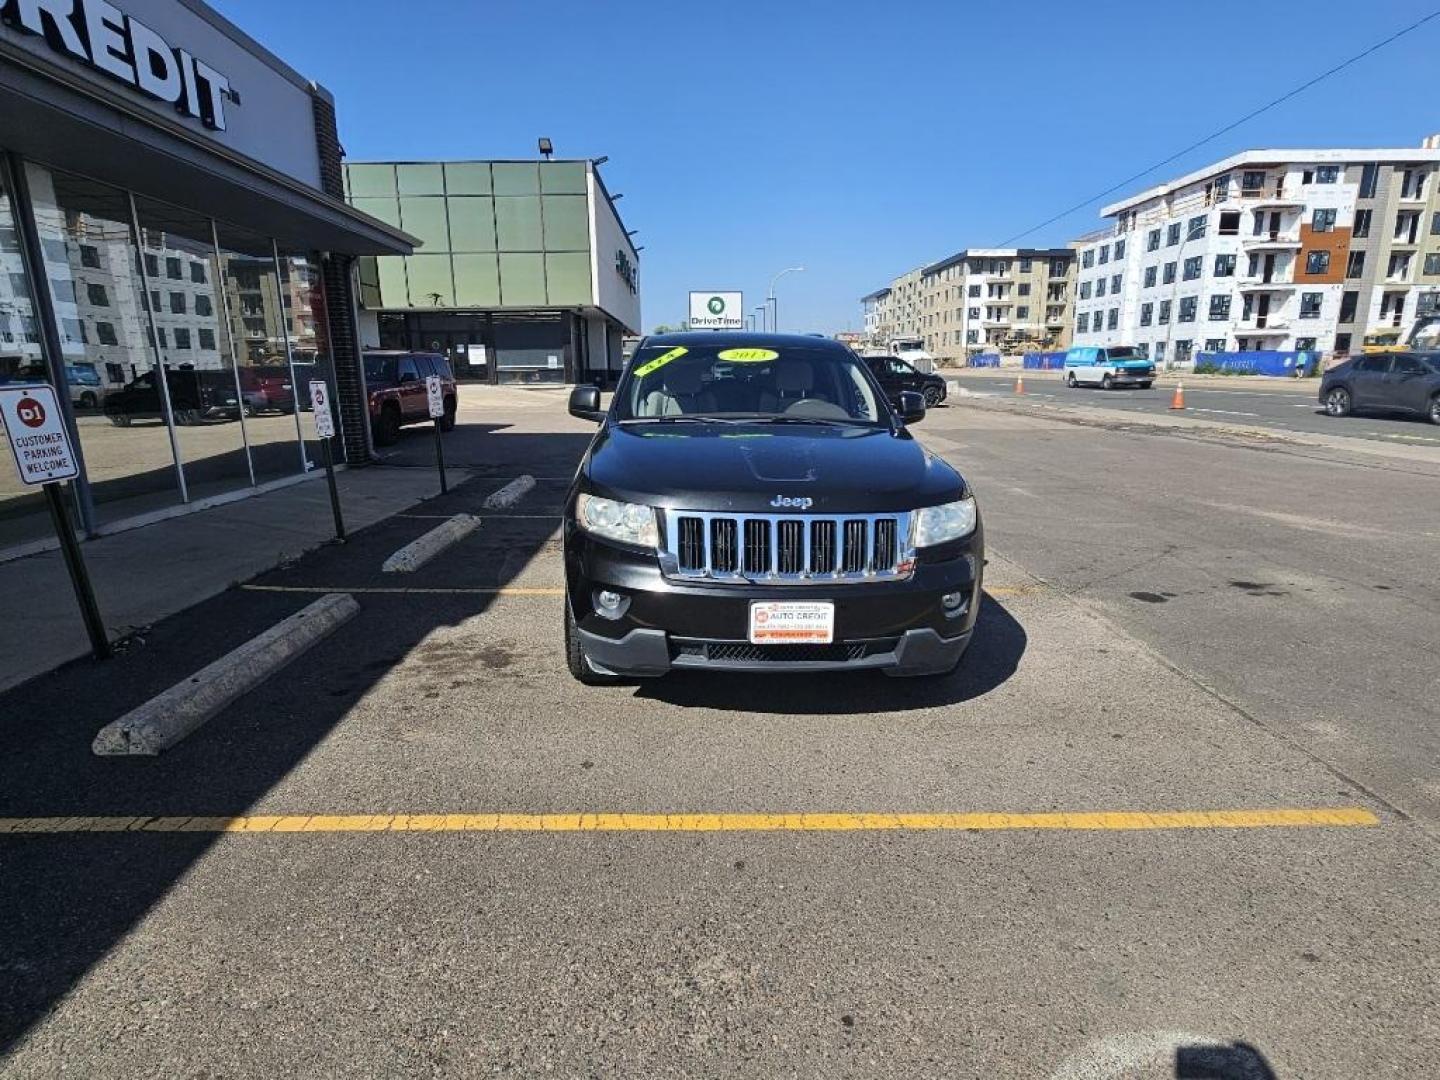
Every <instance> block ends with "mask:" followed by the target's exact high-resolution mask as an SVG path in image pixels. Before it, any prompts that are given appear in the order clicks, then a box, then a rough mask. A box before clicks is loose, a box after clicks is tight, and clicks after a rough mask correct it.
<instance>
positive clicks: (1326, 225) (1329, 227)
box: [1310, 206, 1335, 232]
mask: <svg viewBox="0 0 1440 1080" xmlns="http://www.w3.org/2000/svg"><path fill="white" fill-rule="evenodd" d="M1310 228H1311V229H1312V230H1313V231H1314V232H1333V231H1334V229H1335V210H1334V209H1333V208H1329V207H1327V208H1322V207H1318V206H1317V207H1316V208H1315V213H1314V214H1312V215H1311V217H1310Z"/></svg>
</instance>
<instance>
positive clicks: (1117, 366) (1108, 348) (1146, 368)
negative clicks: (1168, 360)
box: [1065, 345, 1155, 390]
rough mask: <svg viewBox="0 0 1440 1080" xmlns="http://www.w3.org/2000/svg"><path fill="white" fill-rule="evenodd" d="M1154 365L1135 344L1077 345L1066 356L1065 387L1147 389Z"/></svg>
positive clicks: (1152, 380)
mask: <svg viewBox="0 0 1440 1080" xmlns="http://www.w3.org/2000/svg"><path fill="white" fill-rule="evenodd" d="M1154 381H1155V365H1154V364H1152V363H1151V362H1150V360H1149V359H1148V358H1147V357H1146V356H1145V354H1144V353H1142V352H1141V351H1140V350H1139V349H1137V348H1136V347H1135V346H1134V345H1099V346H1097V345H1080V346H1076V347H1075V348H1073V349H1071V350H1070V351H1068V352H1067V353H1066V354H1065V385H1066V386H1071V387H1074V386H1100V387H1103V388H1105V389H1106V390H1113V389H1114V388H1115V387H1117V386H1138V387H1140V389H1141V390H1148V389H1150V386H1151V384H1152V383H1153V382H1154Z"/></svg>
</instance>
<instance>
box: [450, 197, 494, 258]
mask: <svg viewBox="0 0 1440 1080" xmlns="http://www.w3.org/2000/svg"><path fill="white" fill-rule="evenodd" d="M445 201H446V202H447V203H448V204H449V209H450V250H451V251H494V250H495V200H494V199H484V198H468V197H467V198H449V199H446V200H445Z"/></svg>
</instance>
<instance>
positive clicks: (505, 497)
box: [484, 473, 535, 510]
mask: <svg viewBox="0 0 1440 1080" xmlns="http://www.w3.org/2000/svg"><path fill="white" fill-rule="evenodd" d="M534 486H535V477H533V476H531V475H530V474H529V473H526V474H525V475H524V476H517V477H516V478H515V479H514V480H511V481H510V483H508V484H506V485H505V486H504V487H502V488H501V489H500V490H499V491H492V492H491V493H490V494H489V496H487V497H486V499H485V503H484V506H485V509H486V510H508V509H509V508H510V507H512V506H514V505H515V504H516V503H517V502H519V501H520V500H521V499H523V498H524V497H525V496H526V495H527V494H529V492H530V490H531V488H533V487H534Z"/></svg>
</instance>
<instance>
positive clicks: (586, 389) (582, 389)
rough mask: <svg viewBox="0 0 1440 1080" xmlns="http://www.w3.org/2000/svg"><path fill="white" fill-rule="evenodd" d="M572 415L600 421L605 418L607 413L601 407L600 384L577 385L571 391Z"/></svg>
mask: <svg viewBox="0 0 1440 1080" xmlns="http://www.w3.org/2000/svg"><path fill="white" fill-rule="evenodd" d="M570 415H571V416H577V417H579V418H580V419H581V420H594V421H595V422H596V423H599V422H600V421H601V420H604V419H605V413H604V412H603V411H602V410H601V408H600V388H599V387H598V386H577V387H575V389H574V390H571V391H570Z"/></svg>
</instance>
